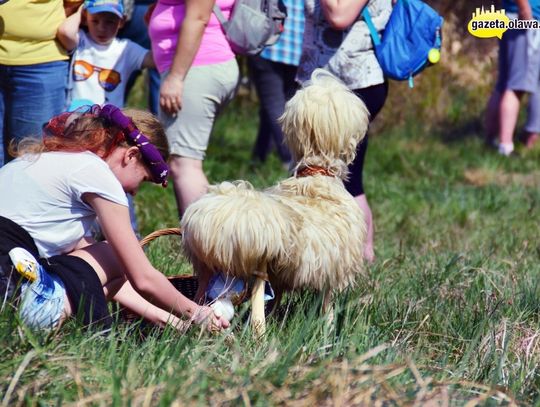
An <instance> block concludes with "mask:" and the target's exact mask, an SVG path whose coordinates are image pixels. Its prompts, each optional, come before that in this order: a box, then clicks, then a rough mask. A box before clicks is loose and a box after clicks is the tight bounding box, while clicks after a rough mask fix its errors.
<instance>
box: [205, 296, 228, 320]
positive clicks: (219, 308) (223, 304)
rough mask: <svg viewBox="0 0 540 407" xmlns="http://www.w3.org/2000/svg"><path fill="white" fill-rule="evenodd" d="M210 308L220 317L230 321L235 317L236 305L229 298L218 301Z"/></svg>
mask: <svg viewBox="0 0 540 407" xmlns="http://www.w3.org/2000/svg"><path fill="white" fill-rule="evenodd" d="M210 306H211V307H212V309H213V310H214V313H215V314H216V316H218V317H223V318H226V319H227V320H228V321H230V320H231V319H232V318H233V316H234V305H233V304H232V302H231V300H230V299H229V298H220V299H217V300H216V301H215V302H214V303H212V304H211V305H210Z"/></svg>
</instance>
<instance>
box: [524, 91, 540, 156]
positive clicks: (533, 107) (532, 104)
mask: <svg viewBox="0 0 540 407" xmlns="http://www.w3.org/2000/svg"><path fill="white" fill-rule="evenodd" d="M539 88H540V87H539ZM539 133H540V89H538V88H537V89H536V92H533V93H531V94H529V103H528V104H527V123H525V137H524V140H523V142H524V144H525V147H527V148H532V147H533V146H534V145H535V144H536V143H537V142H538V140H540V134H539Z"/></svg>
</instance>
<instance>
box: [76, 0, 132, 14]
mask: <svg viewBox="0 0 540 407" xmlns="http://www.w3.org/2000/svg"><path fill="white" fill-rule="evenodd" d="M84 8H85V9H86V10H87V11H88V12H89V13H90V14H96V13H105V12H107V13H113V14H116V15H117V16H118V17H120V18H123V17H124V5H123V4H122V0H86V1H85V2H84Z"/></svg>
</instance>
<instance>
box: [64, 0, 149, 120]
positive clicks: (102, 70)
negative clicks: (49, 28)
mask: <svg viewBox="0 0 540 407" xmlns="http://www.w3.org/2000/svg"><path fill="white" fill-rule="evenodd" d="M81 22H83V23H86V26H87V28H88V31H87V32H86V31H85V30H82V29H80V25H81ZM123 24H124V6H123V4H122V0H86V1H85V2H84V4H83V6H82V7H80V8H79V9H78V10H77V12H76V13H74V14H72V15H71V16H69V17H68V18H66V19H65V20H64V22H63V23H62V24H61V25H60V27H59V28H58V31H57V38H58V40H59V41H60V42H61V43H62V45H63V46H64V47H65V48H66V49H67V50H68V51H74V55H73V59H72V68H71V73H70V87H69V88H70V89H69V92H68V103H71V104H72V105H73V106H76V105H78V104H80V103H78V101H79V100H85V103H86V102H91V103H95V104H99V105H102V104H104V103H112V104H114V105H116V106H118V107H123V106H124V103H125V87H126V84H127V81H128V79H129V77H130V75H131V74H132V73H133V72H134V71H136V70H139V69H142V68H149V67H154V61H153V58H152V54H151V52H150V51H149V50H147V49H145V48H143V47H141V46H140V45H138V44H136V43H134V42H133V41H130V40H127V39H119V38H117V34H118V31H119V30H120V28H121V27H122V25H123ZM68 110H72V109H68Z"/></svg>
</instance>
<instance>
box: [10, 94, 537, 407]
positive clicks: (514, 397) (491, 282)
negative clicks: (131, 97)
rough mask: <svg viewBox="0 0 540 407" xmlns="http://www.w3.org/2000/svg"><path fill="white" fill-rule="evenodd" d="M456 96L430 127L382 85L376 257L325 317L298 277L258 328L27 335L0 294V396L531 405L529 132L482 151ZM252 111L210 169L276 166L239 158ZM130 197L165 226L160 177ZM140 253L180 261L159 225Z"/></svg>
mask: <svg viewBox="0 0 540 407" xmlns="http://www.w3.org/2000/svg"><path fill="white" fill-rule="evenodd" d="M392 91H394V92H396V93H397V92H418V91H417V90H414V91H410V90H408V89H406V88H404V87H403V88H397V89H392ZM472 97H473V98H474V96H472ZM456 100H457V101H458V102H456V103H457V104H456V106H457V107H456V106H453V105H452V106H449V107H447V111H448V112H449V113H448V114H445V116H446V117H449V118H451V122H450V123H439V124H438V125H437V126H429V127H428V126H427V125H426V120H425V118H424V117H423V116H418V112H417V110H415V109H413V108H410V107H407V106H405V105H403V106H402V107H400V106H396V105H395V102H392V101H391V102H389V103H390V104H389V106H387V109H388V111H389V112H393V111H395V110H396V109H402V110H404V111H405V112H404V113H403V114H402V115H401V116H400V120H399V121H392V119H391V117H392V116H390V114H388V113H387V114H386V115H383V116H382V117H381V121H382V122H385V123H383V124H382V125H379V126H378V127H377V128H376V129H378V131H376V134H374V135H373V137H372V139H371V140H370V149H369V152H368V157H367V166H366V171H365V183H366V190H367V191H368V197H369V199H370V203H371V206H372V209H373V212H374V218H375V222H376V254H377V260H376V262H375V264H373V266H372V267H370V268H369V276H368V278H367V279H365V280H363V281H358V285H357V287H355V288H354V289H351V290H349V291H347V292H344V293H341V294H340V295H339V296H338V301H337V306H336V319H335V323H334V325H328V324H327V323H326V319H325V317H324V316H320V314H319V312H318V307H319V299H318V298H317V297H316V296H313V295H311V294H310V293H304V294H296V295H292V296H290V297H289V299H288V300H289V301H288V303H287V304H285V305H284V307H283V309H282V310H283V311H284V312H281V316H280V317H279V318H273V319H270V321H269V329H268V332H267V335H266V336H265V338H264V339H263V340H261V341H254V340H253V339H252V337H251V334H250V331H249V329H247V328H246V326H245V324H244V323H243V322H242V318H236V320H235V324H234V326H233V328H232V332H233V333H234V337H232V338H229V339H227V340H226V338H225V337H224V336H208V335H206V334H202V333H200V332H198V331H197V330H196V329H193V330H191V331H190V332H189V333H188V334H186V335H184V336H180V335H178V334H177V333H175V332H172V331H170V330H165V331H157V330H154V331H147V330H141V329H140V326H139V325H138V324H137V323H135V324H133V323H132V324H126V323H123V322H121V321H119V322H118V323H117V324H115V326H114V329H113V331H112V332H110V333H105V334H100V333H95V332H94V333H91V332H86V331H84V330H83V329H81V327H80V326H78V325H77V324H75V323H73V322H69V323H68V324H67V325H66V326H65V327H64V328H63V329H62V330H61V331H60V332H58V333H55V334H51V335H48V336H39V335H35V334H33V333H31V332H29V331H28V330H26V329H24V328H23V327H22V326H21V325H20V324H19V323H18V321H17V319H16V316H15V314H14V313H13V312H12V310H11V309H9V308H6V309H4V310H2V312H1V313H0V343H1V344H2V346H1V348H0V402H2V405H64V404H66V405H86V404H91V405H136V406H138V405H145V406H146V405H163V406H164V405H170V404H173V405H177V406H181V405H193V404H196V405H246V406H250V405H257V406H264V405H292V406H314V405H336V406H350V405H366V406H367V405H381V406H382V405H385V406H389V405H440V406H445V405H475V404H480V405H512V404H514V403H515V404H519V405H540V322H539V319H540V232H539V221H540V165H539V162H540V149H536V150H535V151H518V153H519V155H517V156H515V157H511V158H501V157H499V156H497V155H495V154H494V153H493V152H492V151H489V150H487V149H486V148H485V147H484V146H483V143H482V141H481V139H480V137H479V136H480V133H479V131H478V126H476V127H475V126H474V125H473V126H472V127H471V126H468V125H467V123H466V122H467V121H468V120H469V118H472V120H473V123H474V120H476V122H478V120H479V118H478V117H476V116H475V114H476V113H475V112H477V111H479V110H480V109H481V106H480V107H479V106H478V105H471V104H470V103H472V102H471V101H470V100H468V99H466V98H465V99H463V98H456ZM427 108H429V106H428V107H427ZM456 109H457V111H456ZM467 113H468V114H467ZM256 117H257V114H256V107H255V106H254V105H253V103H250V102H249V101H248V100H247V99H242V100H239V101H236V102H235V103H234V104H233V105H232V106H230V107H229V108H228V109H227V110H226V112H225V114H224V115H223V116H222V117H221V118H220V120H219V122H218V124H217V126H216V129H215V131H214V135H213V138H212V142H211V146H210V149H209V152H208V160H207V161H206V163H205V164H206V171H207V173H208V176H209V178H210V180H211V181H212V182H218V181H221V180H226V179H229V180H230V179H239V178H242V179H247V180H249V181H251V182H252V183H254V184H255V185H256V186H258V187H262V186H267V185H270V184H272V183H274V182H275V181H276V180H277V179H279V178H281V177H284V176H285V175H286V173H285V172H284V170H282V168H281V166H280V164H279V162H278V161H277V159H275V158H274V157H272V158H271V159H270V160H269V161H268V162H267V163H265V164H263V165H258V166H255V165H253V164H251V163H250V148H251V145H252V143H253V139H254V136H255V130H256ZM421 117H422V120H420V118H421ZM475 117H476V119H475ZM471 129H472V130H471ZM136 204H137V211H138V218H139V223H140V226H141V232H142V234H143V235H144V234H147V233H149V232H151V231H154V230H156V229H159V228H163V227H171V226H176V225H177V220H176V218H175V203H174V198H173V193H172V188H168V189H167V190H163V189H162V188H159V187H154V186H152V185H147V186H145V187H144V188H143V189H142V190H141V192H140V194H139V195H138V196H137V198H136ZM329 244H331V242H329ZM149 256H150V258H151V260H152V262H153V263H154V264H155V265H156V266H157V267H158V268H160V269H162V270H163V271H164V272H165V273H167V274H177V273H180V272H182V273H183V272H189V270H190V268H189V265H187V264H185V262H184V261H183V259H182V256H181V254H179V250H178V244H177V241H176V240H175V239H174V238H160V239H158V240H156V241H155V242H153V243H151V245H150V247H149ZM246 311H247V310H246V309H245V307H244V308H242V309H241V310H240V312H241V313H246ZM430 403H432V404H430Z"/></svg>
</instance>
